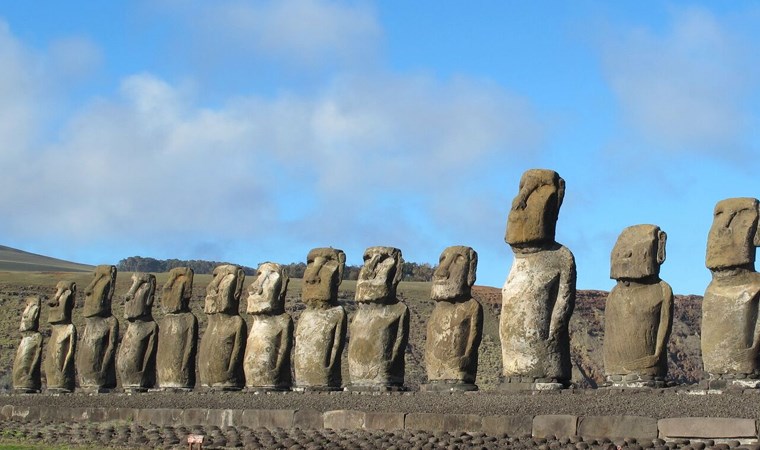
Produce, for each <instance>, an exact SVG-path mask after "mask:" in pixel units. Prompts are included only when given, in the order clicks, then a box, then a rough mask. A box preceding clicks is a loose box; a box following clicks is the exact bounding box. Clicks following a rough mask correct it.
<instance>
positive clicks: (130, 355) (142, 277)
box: [116, 273, 158, 392]
mask: <svg viewBox="0 0 760 450" xmlns="http://www.w3.org/2000/svg"><path fill="white" fill-rule="evenodd" d="M155 294H156V277H155V276H153V275H151V274H147V273H135V274H133V275H132V287H130V288H129V291H128V292H127V294H126V295H125V296H124V318H125V319H127V322H128V324H127V331H126V333H124V337H123V338H122V340H121V346H120V347H119V353H118V354H117V356H116V371H117V373H118V375H119V379H120V380H121V387H122V388H123V389H124V390H125V391H127V392H145V391H147V390H148V389H150V388H152V387H154V385H155V383H156V345H157V338H158V325H156V322H155V321H154V320H153V315H152V309H153V301H154V299H155Z"/></svg>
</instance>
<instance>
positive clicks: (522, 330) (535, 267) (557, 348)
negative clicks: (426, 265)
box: [499, 169, 576, 387]
mask: <svg viewBox="0 0 760 450" xmlns="http://www.w3.org/2000/svg"><path fill="white" fill-rule="evenodd" d="M563 196H564V180H562V179H561V178H560V177H559V175H557V173H556V172H553V171H550V170H540V169H534V170H529V171H527V172H526V173H525V174H523V177H522V179H521V180H520V191H519V193H518V195H517V197H515V199H514V201H513V202H512V209H511V210H510V213H509V219H508V222H507V233H506V239H505V240H506V241H507V243H508V244H509V245H510V246H511V247H512V250H513V251H514V253H515V255H514V261H513V263H512V268H511V269H510V271H509V275H508V276H507V280H506V282H505V284H504V288H503V289H502V310H501V319H500V323H499V334H500V337H501V348H502V363H503V375H504V376H505V377H506V379H507V381H510V382H511V381H513V380H516V379H518V378H519V379H520V380H524V379H525V378H532V379H533V380H534V382H535V383H553V384H557V385H566V384H568V383H569V381H570V377H571V365H570V337H569V331H568V325H569V322H570V316H571V315H572V312H573V308H574V306H575V278H576V273H575V260H574V258H573V254H572V253H571V252H570V250H568V249H567V248H565V247H563V246H562V245H560V244H558V243H556V242H555V241H554V230H555V226H556V221H557V216H558V214H559V207H560V205H561V204H562V199H563ZM526 387H529V386H526Z"/></svg>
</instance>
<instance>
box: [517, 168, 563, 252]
mask: <svg viewBox="0 0 760 450" xmlns="http://www.w3.org/2000/svg"><path fill="white" fill-rule="evenodd" d="M564 196H565V180H563V179H562V178H560V176H559V175H558V174H557V172H555V171H553V170H545V169H531V170H528V171H526V172H525V173H524V174H523V176H522V178H521V179H520V191H519V192H518V193H517V196H516V197H515V198H514V200H512V208H511V209H510V211H509V217H508V218H507V233H506V236H505V238H504V240H505V241H506V242H507V244H509V245H515V246H528V245H536V244H542V243H547V242H554V231H555V229H556V226H557V217H558V216H559V208H560V206H561V205H562V200H563V198H564Z"/></svg>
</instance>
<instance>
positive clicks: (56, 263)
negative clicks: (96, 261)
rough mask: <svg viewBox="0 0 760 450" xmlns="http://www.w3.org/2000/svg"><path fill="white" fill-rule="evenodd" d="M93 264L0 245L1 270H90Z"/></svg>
mask: <svg viewBox="0 0 760 450" xmlns="http://www.w3.org/2000/svg"><path fill="white" fill-rule="evenodd" d="M92 270H93V266H88V265H86V264H79V263H74V262H71V261H64V260H62V259H56V258H51V257H49V256H43V255H37V254H34V253H29V252H25V251H23V250H18V249H15V248H11V247H6V246H4V245H0V271H3V272H90V271H92Z"/></svg>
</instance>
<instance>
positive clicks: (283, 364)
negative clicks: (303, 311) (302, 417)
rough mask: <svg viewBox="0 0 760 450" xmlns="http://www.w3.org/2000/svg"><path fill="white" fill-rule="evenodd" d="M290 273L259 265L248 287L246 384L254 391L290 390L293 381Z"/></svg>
mask: <svg viewBox="0 0 760 450" xmlns="http://www.w3.org/2000/svg"><path fill="white" fill-rule="evenodd" d="M288 281H289V279H288V276H287V275H286V274H285V271H284V270H283V268H282V266H280V265H279V264H275V263H271V262H265V263H262V264H260V265H259V268H258V270H257V271H256V279H255V280H254V281H253V283H251V285H250V286H249V287H248V299H247V307H246V312H247V313H248V314H250V315H251V324H250V330H249V331H248V341H247V342H246V344H245V358H244V362H243V370H244V372H245V385H246V387H247V388H248V389H250V390H254V391H270V390H272V391H282V390H288V389H290V387H291V386H292V384H293V380H292V377H291V375H290V355H291V352H292V349H293V319H292V318H291V317H290V314H288V313H286V312H285V295H286V294H287V291H288Z"/></svg>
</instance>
